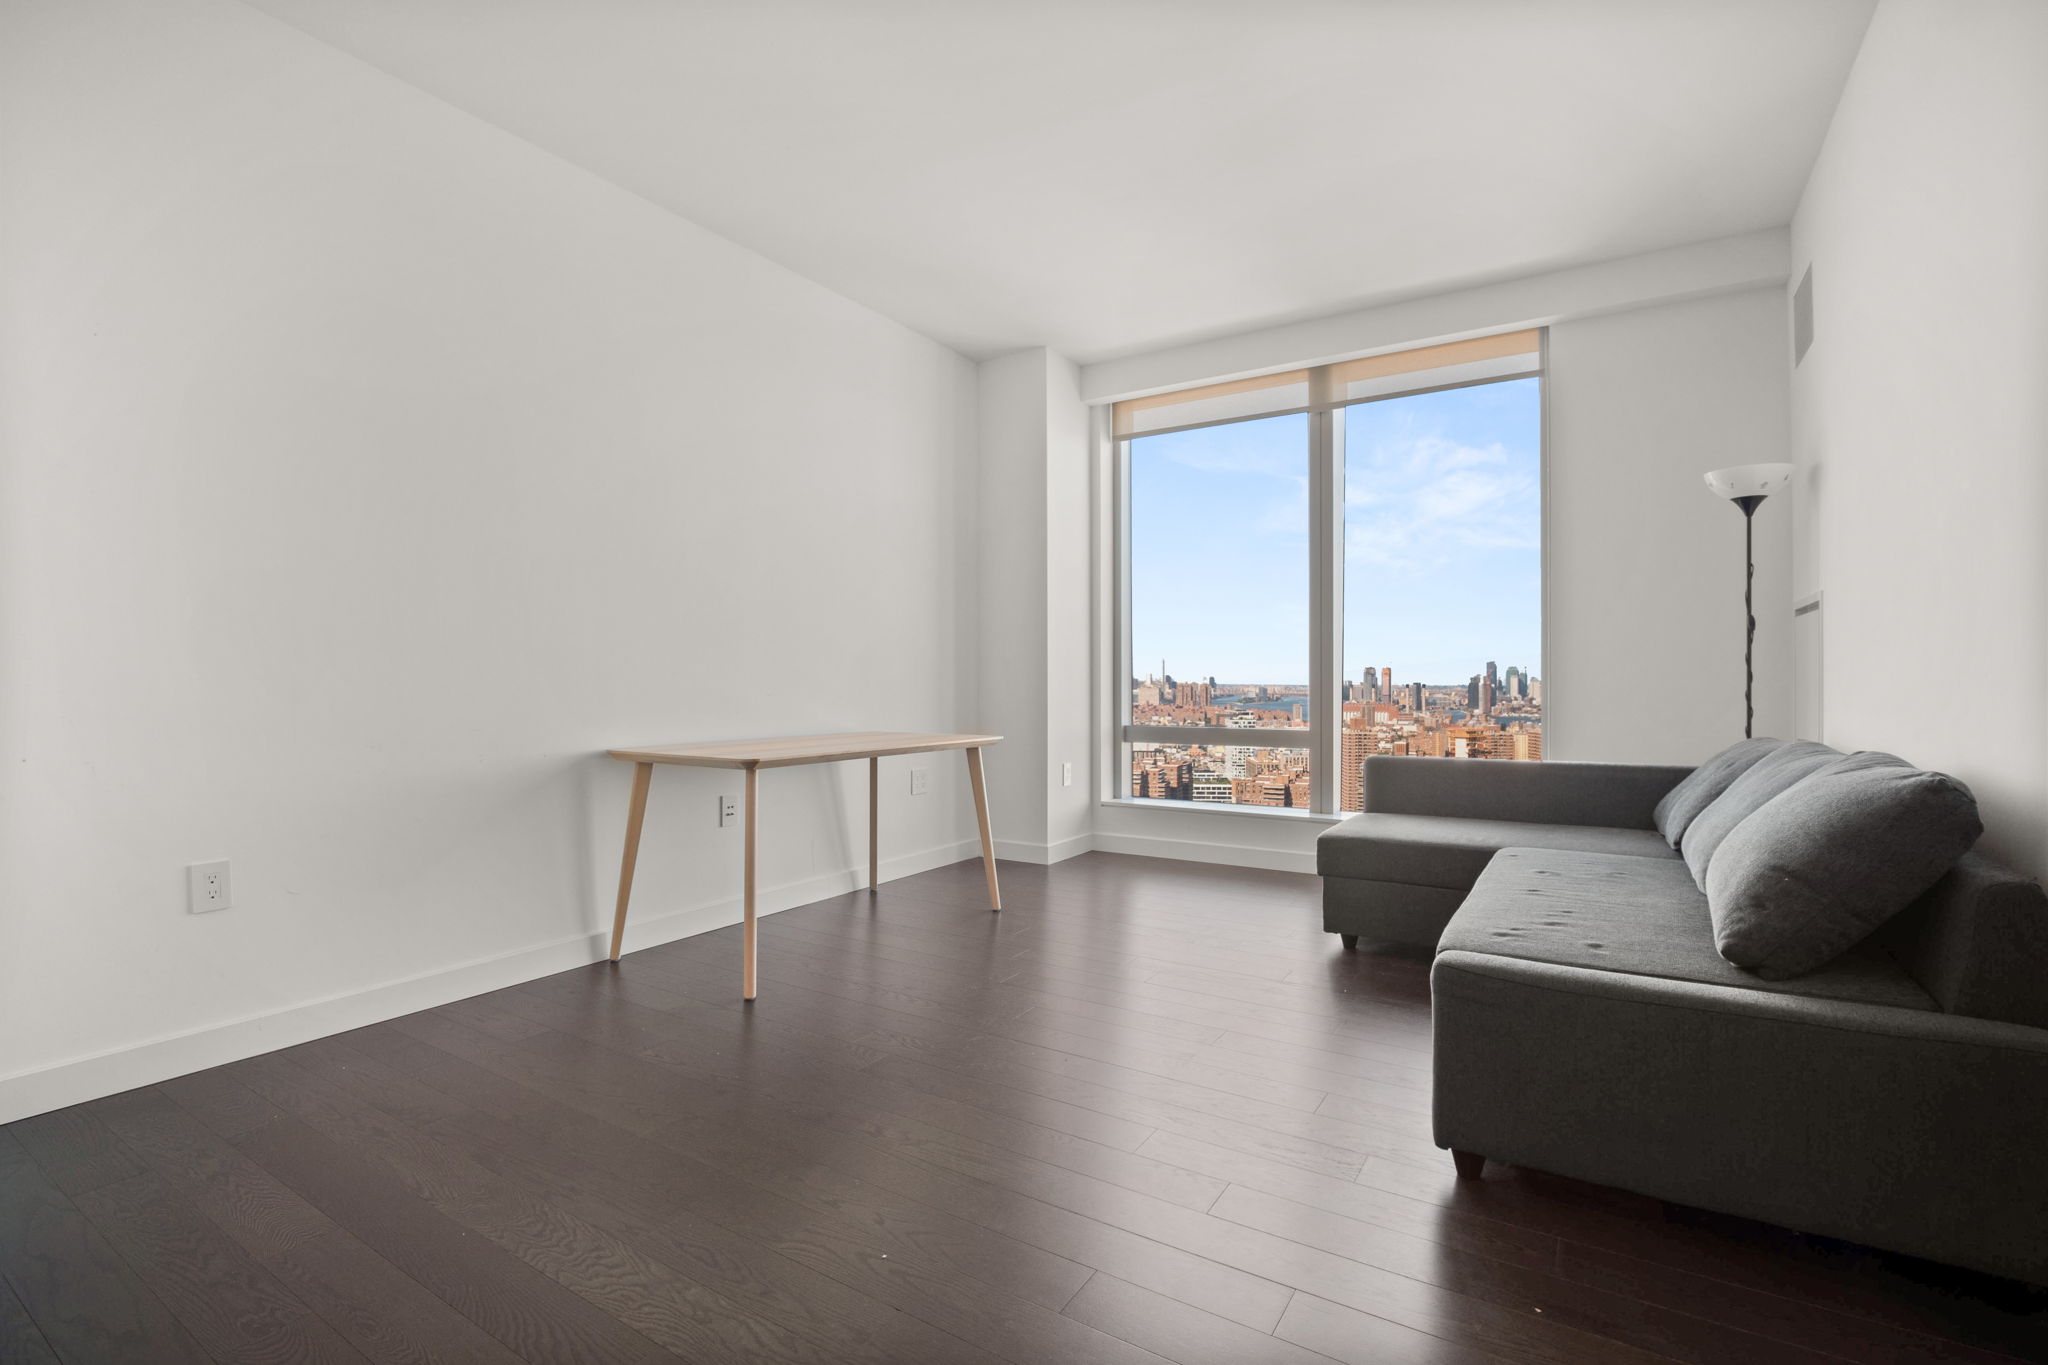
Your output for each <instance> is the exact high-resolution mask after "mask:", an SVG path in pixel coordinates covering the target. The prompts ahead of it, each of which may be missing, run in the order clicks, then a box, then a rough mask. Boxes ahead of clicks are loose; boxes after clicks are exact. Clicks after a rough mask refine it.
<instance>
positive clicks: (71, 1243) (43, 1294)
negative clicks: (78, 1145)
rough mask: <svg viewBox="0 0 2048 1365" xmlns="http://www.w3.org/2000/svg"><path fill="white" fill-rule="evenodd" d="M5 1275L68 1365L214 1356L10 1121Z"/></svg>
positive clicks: (174, 1364) (0, 1238) (0, 1223)
mask: <svg viewBox="0 0 2048 1365" xmlns="http://www.w3.org/2000/svg"><path fill="white" fill-rule="evenodd" d="M0 1278H4V1279H5V1281H6V1283H7V1286H8V1288H9V1289H10V1290H11V1291H12V1292H13V1294H14V1295H15V1296H16V1297H17V1298H18V1299H19V1300H20V1302H21V1305H22V1307H23V1308H24V1309H25V1310H26V1311H27V1313H28V1316H29V1318H30V1319H31V1320H32V1321H33V1322H34V1323H35V1326H36V1328H37V1330H38V1332H39V1333H40V1334H41V1335H42V1337H43V1338H44V1340H45V1341H46V1342H47V1343H48V1344H49V1346H50V1347H51V1348H52V1349H53V1350H55V1351H56V1353H57V1356H58V1358H59V1359H60V1360H63V1361H65V1362H66V1365H89V1363H90V1362H101V1361H104V1362H108V1363H109V1365H113V1363H114V1362H134V1361H149V1362H151V1365H155V1363H156V1362H158V1361H161V1362H163V1365H209V1362H210V1361H211V1357H209V1356H208V1355H207V1353H206V1352H205V1351H204V1350H203V1349H201V1347H200V1345H199V1343H198V1342H197V1341H196V1340H194V1339H193V1337H192V1334H191V1333H190V1332H188V1331H186V1330H185V1327H184V1325H183V1324H182V1323H180V1322H179V1321H178V1320H177V1318H176V1317H174V1316H173V1315H172V1313H171V1310H170V1309H169V1308H167V1307H166V1306H165V1305H164V1303H163V1301H162V1300H161V1299H159V1298H157V1296H156V1295H155V1294H154V1293H152V1292H151V1291H150V1289H149V1288H148V1286H146V1285H144V1284H143V1283H142V1281H141V1280H140V1279H138V1278H137V1277H136V1274H135V1272H134V1271H133V1270H132V1269H130V1268H129V1265H128V1263H127V1261H125V1260H123V1259H122V1257H121V1254H120V1253H119V1252H118V1251H116V1250H115V1249H114V1246H113V1244H112V1243H111V1242H109V1241H108V1240H107V1238H106V1235H105V1234H104V1233H102V1232H101V1231H100V1230H99V1229H98V1228H97V1227H95V1226H94V1225H93V1223H92V1222H91V1221H90V1220H89V1219H87V1218H86V1216H85V1215H84V1214H83V1213H80V1212H79V1211H78V1209H77V1207H76V1206H75V1205H74V1204H73V1203H72V1202H71V1201H70V1200H69V1199H67V1198H66V1197H65V1196H64V1193H63V1191H61V1190H59V1189H58V1188H57V1187H56V1186H55V1185H54V1184H52V1183H51V1182H50V1179H49V1177H48V1176H46V1175H44V1174H43V1171H42V1168H41V1167H40V1166H38V1165H37V1164H36V1163H35V1161H34V1160H32V1159H31V1158H30V1156H29V1154H28V1152H27V1151H26V1150H25V1149H24V1148H23V1147H22V1145H21V1143H20V1142H19V1141H17V1140H16V1139H15V1137H14V1135H13V1133H12V1132H11V1131H10V1130H8V1129H0Z"/></svg>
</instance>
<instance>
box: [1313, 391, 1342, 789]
mask: <svg viewBox="0 0 2048 1365" xmlns="http://www.w3.org/2000/svg"><path fill="white" fill-rule="evenodd" d="M1328 374H1329V371H1328V370H1327V368H1325V369H1319V370H1316V371H1313V372H1311V377H1310V384H1311V390H1310V391H1311V395H1312V397H1313V398H1314V399H1315V400H1316V401H1318V402H1321V401H1323V400H1324V399H1326V398H1327V395H1326V394H1323V393H1321V392H1319V390H1320V388H1321V387H1322V386H1323V385H1324V384H1325V383H1326V381H1327V378H1328ZM1335 425H1336V415H1335V414H1334V413H1333V412H1332V411H1331V410H1330V409H1329V408H1327V407H1325V408H1322V409H1321V410H1319V411H1316V412H1313V413H1311V414H1310V415H1309V428H1308V431H1309V436H1308V439H1309V460H1308V511H1309V535H1308V547H1309V548H1308V553H1309V566H1308V570H1309V591H1308V596H1309V650H1308V657H1309V690H1308V697H1309V727H1308V728H1309V732H1310V734H1312V735H1314V736H1315V740H1314V745H1313V747H1312V748H1311V749H1310V751H1309V809H1310V810H1311V811H1314V812H1315V813H1317V814H1320V815H1327V814H1329V813H1331V812H1333V811H1335V810H1336V809H1337V792H1338V783H1337V763H1336V761H1335V759H1336V751H1337V744H1338V742H1339V737H1338V733H1337V731H1338V725H1339V721H1340V718H1341V715H1342V710H1341V705H1340V698H1341V697H1342V693H1341V691H1340V690H1339V681H1338V677H1339V674H1340V673H1342V671H1343V667H1344V662H1343V651H1342V645H1343V640H1342V635H1341V627H1340V625H1339V622H1340V621H1341V619H1342V617H1343V612H1344V603H1343V592H1344V578H1343V572H1342V567H1343V566H1342V560H1343V536H1342V530H1343V524H1342V521H1341V519H1340V514H1341V512H1342V507H1343V496H1342V488H1341V485H1342V481H1343V471H1342V470H1341V468H1340V467H1339V466H1338V461H1337V449H1336V441H1335V438H1334V430H1335Z"/></svg>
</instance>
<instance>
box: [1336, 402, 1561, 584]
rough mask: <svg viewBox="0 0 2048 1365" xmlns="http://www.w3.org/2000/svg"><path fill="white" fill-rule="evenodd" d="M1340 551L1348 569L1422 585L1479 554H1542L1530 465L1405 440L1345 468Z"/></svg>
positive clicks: (1446, 444) (1382, 445)
mask: <svg viewBox="0 0 2048 1365" xmlns="http://www.w3.org/2000/svg"><path fill="white" fill-rule="evenodd" d="M1345 465H1346V476H1345V489H1344V504H1345V549H1346V554H1347V557H1348V558H1349V560H1350V561H1351V562H1352V563H1354V564H1370V565H1373V566H1375V567H1376V568H1378V569H1380V570H1382V571H1389V572H1393V573H1399V574H1407V575H1421V574H1426V573H1430V572H1432V571H1435V570H1438V569H1441V568H1444V567H1446V566H1448V565H1450V564H1453V563H1455V562H1457V561H1458V560H1459V558H1460V557H1461V556H1466V555H1469V554H1470V553H1471V552H1473V551H1477V550H1488V551H1492V550H1534V549H1536V548H1537V547H1538V546H1539V545H1540V544H1541V539H1540V535H1541V532H1540V528H1539V508H1540V489H1539V487H1538V484H1537V478H1536V473H1535V470H1534V468H1533V467H1531V466H1532V462H1531V461H1528V460H1527V459H1517V458H1516V457H1515V456H1514V455H1513V454H1511V453H1510V452H1509V451H1508V450H1507V448H1506V447H1504V446H1501V445H1498V444H1494V445H1486V446H1471V445H1463V444H1460V443H1458V442H1455V441H1449V440H1446V439H1444V438H1443V437H1441V436H1437V435H1434V434H1416V433H1412V432H1403V433H1401V434H1400V435H1399V436H1396V437H1394V438H1391V439H1388V440H1386V441H1382V442H1379V443H1376V444H1375V445H1374V446H1372V447H1370V448H1368V449H1366V450H1364V451H1356V450H1354V451H1352V452H1350V454H1349V455H1348V457H1347V459H1346V462H1345Z"/></svg>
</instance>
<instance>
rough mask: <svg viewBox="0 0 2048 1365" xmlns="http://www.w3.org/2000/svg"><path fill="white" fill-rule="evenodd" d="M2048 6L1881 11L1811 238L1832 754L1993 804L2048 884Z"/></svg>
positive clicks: (1819, 545) (1817, 574)
mask: <svg viewBox="0 0 2048 1365" xmlns="http://www.w3.org/2000/svg"><path fill="white" fill-rule="evenodd" d="M2044 244H2048V5H2044V4H2042V3H2040V0H1884V3H1883V4H1882V5H1880V6H1879V8H1878V11H1877V14H1876V16H1875V17H1874V18H1873V20H1872V21H1871V25H1870V29H1869V31H1868V33H1867V34H1866V35H1865V37H1864V40H1863V48H1862V52H1861V54H1860V55H1859V56H1858V58H1857V61H1856V65H1855V67H1854V69H1853V70H1852V72H1851V74H1850V77H1849V81H1848V85H1847V87H1846V89H1845V90H1844V91H1843V94H1842V101H1841V105H1840V107H1839V108H1838V109H1837V111H1836V114H1835V119H1834V123H1833V125H1832V127H1831V128H1830V130H1829V132H1828V136H1827V141H1826V143H1825V145H1824V147H1823V149H1822V151H1821V155H1820V158H1819V161H1818V163H1817V164H1816V166H1815V168H1814V173H1813V176H1812V179H1811V180H1810V181H1809V182H1808V185H1807V188H1806V193H1805V196H1804V198H1803V199H1802V201H1801V203H1800V206H1799V212H1798V216H1797V217H1796V219H1795V220H1794V223H1793V257H1794V259H1793V268H1792V278H1793V279H1794V280H1797V279H1798V278H1799V277H1800V275H1801V274H1802V273H1803V272H1804V271H1806V270H1807V268H1808V267H1809V266H1810V267H1811V269H1812V272H1813V298H1814V314H1815V325H1814V342H1813V347H1812V349H1811V350H1810V351H1809V352H1808V353H1807V355H1806V358H1805V360H1804V361H1803V362H1802V363H1801V364H1800V365H1799V367H1798V369H1797V370H1796V371H1795V372H1794V375H1793V385H1792V404H1793V409H1792V410H1793V426H1794V456H1793V457H1794V458H1795V459H1796V460H1797V461H1798V463H1799V466H1800V475H1799V485H1798V489H1797V493H1798V497H1797V503H1798V510H1799V512H1800V518H1799V522H1798V526H1797V534H1796V541H1795V551H1796V553H1795V569H1794V588H1795V591H1797V592H1798V593H1800V594H1801V595H1804V594H1806V593H1810V592H1814V591H1821V592H1824V593H1825V607H1824V610H1823V615H1824V617H1825V620H1824V622H1823V627H1822V676H1821V683H1822V697H1823V703H1824V716H1825V723H1826V730H1825V734H1826V738H1827V740H1828V742H1829V743H1831V744H1834V745H1836V746H1837V747H1840V748H1845V749H1857V748H1871V749H1885V750H1890V751H1893V752H1896V753H1898V754H1901V755H1902V756H1904V757H1905V758H1907V759H1909V760H1911V761H1912V762H1915V763H1919V764H1924V765H1926V766H1928V767H1933V768H1939V769H1942V770H1944V771H1947V772H1952V773H1954V774H1955V775H1956V776H1958V777H1960V778H1962V779H1963V780H1964V781H1966V782H1968V783H1969V784H1970V786H1971V787H1972V789H1973V790H1974V791H1975V792H1976V794H1977V797H1978V800H1979V802H1980V804H1981V806H1982V809H1983V812H1984V820H1985V837H1984V841H1983V844H1982V847H1983V849H1984V850H1985V851H1986V852H1988V853H1991V854H1993V855H1994V856H1997V857H2000V858H2002V859H2004V860H2006V861H2008V862H2010V863H2012V864H2013V865H2015V866H2017V867H2019V868H2022V869H2024V870H2025V871H2027V872H2029V873H2031V874H2034V875H2036V876H2040V875H2044V874H2048V712H2044V710H2043V707H2042V705H2041V692H2042V686H2043V678H2044V677H2048V384H2044V380H2043V376H2044V375H2048V245H2044Z"/></svg>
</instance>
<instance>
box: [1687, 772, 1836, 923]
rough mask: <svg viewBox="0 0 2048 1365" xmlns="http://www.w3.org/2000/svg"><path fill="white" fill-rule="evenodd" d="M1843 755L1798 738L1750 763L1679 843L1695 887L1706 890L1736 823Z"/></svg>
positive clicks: (1690, 826) (1693, 824)
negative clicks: (1717, 853) (1709, 870)
mask: <svg viewBox="0 0 2048 1365" xmlns="http://www.w3.org/2000/svg"><path fill="white" fill-rule="evenodd" d="M1841 756H1842V751H1841V750H1840V749H1831V748H1829V747H1828V746H1827V745H1825V744H1817V743H1815V742H1814V741H1812V740H1810V739H1795V740H1793V741H1792V742H1791V743H1789V744H1780V745H1779V746H1778V747H1777V748H1775V749H1773V750H1771V751H1770V752H1769V753H1767V754H1765V755H1763V756H1762V757H1761V758H1759V759H1757V761H1756V762H1754V763H1752V764H1750V765H1749V770H1748V771H1747V772H1745V773H1743V774H1742V775H1741V776H1740V777H1738V778H1736V779H1735V780H1734V781H1733V782H1730V783H1729V784H1728V790H1727V791H1724V792H1722V793H1721V794H1720V795H1719V796H1717V797H1715V798H1714V800H1713V802H1712V804H1710V805H1709V806H1708V807H1707V808H1706V809H1705V810H1703V811H1701V812H1700V813H1699V814H1698V815H1697V816H1695V817H1694V818H1693V822H1692V824H1691V825H1689V826H1687V827H1686V831H1685V837H1684V838H1683V839H1681V840H1680V841H1679V847H1680V848H1682V849H1683V850H1685V865H1686V866H1687V867H1689V868H1691V869H1692V880H1693V884H1694V885H1695V886H1697V887H1698V888H1699V889H1700V890H1702V891H1704V890H1706V889H1707V864H1708V863H1709V862H1711V861H1712V860H1713V857H1714V850H1715V849H1717V848H1719V847H1720V846H1721V841H1722V840H1723V839H1726V838H1727V837H1728V835H1729V834H1730V832H1732V831H1733V830H1734V828H1735V827H1736V826H1737V825H1739V824H1741V823H1742V822H1743V821H1744V820H1746V819H1748V818H1749V817H1750V816H1751V815H1754V814H1755V813H1756V812H1757V810H1758V809H1759V808H1760V807H1761V806H1762V805H1763V804H1764V803H1765V802H1766V801H1769V800H1770V799H1771V798H1772V797H1774V796H1776V795H1778V794H1779V793H1780V792H1783V791H1787V790H1789V789H1790V788H1791V787H1792V786H1793V784H1794V783H1796V782H1798V781H1799V780H1800V779H1801V778H1803V777H1805V776H1806V775H1807V774H1809V773H1813V772H1817V771H1819V770H1820V769H1822V768H1825V767H1826V766H1827V765H1828V764H1830V763H1832V762H1834V761H1835V760H1836V759H1838V758H1840V757H1841Z"/></svg>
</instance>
